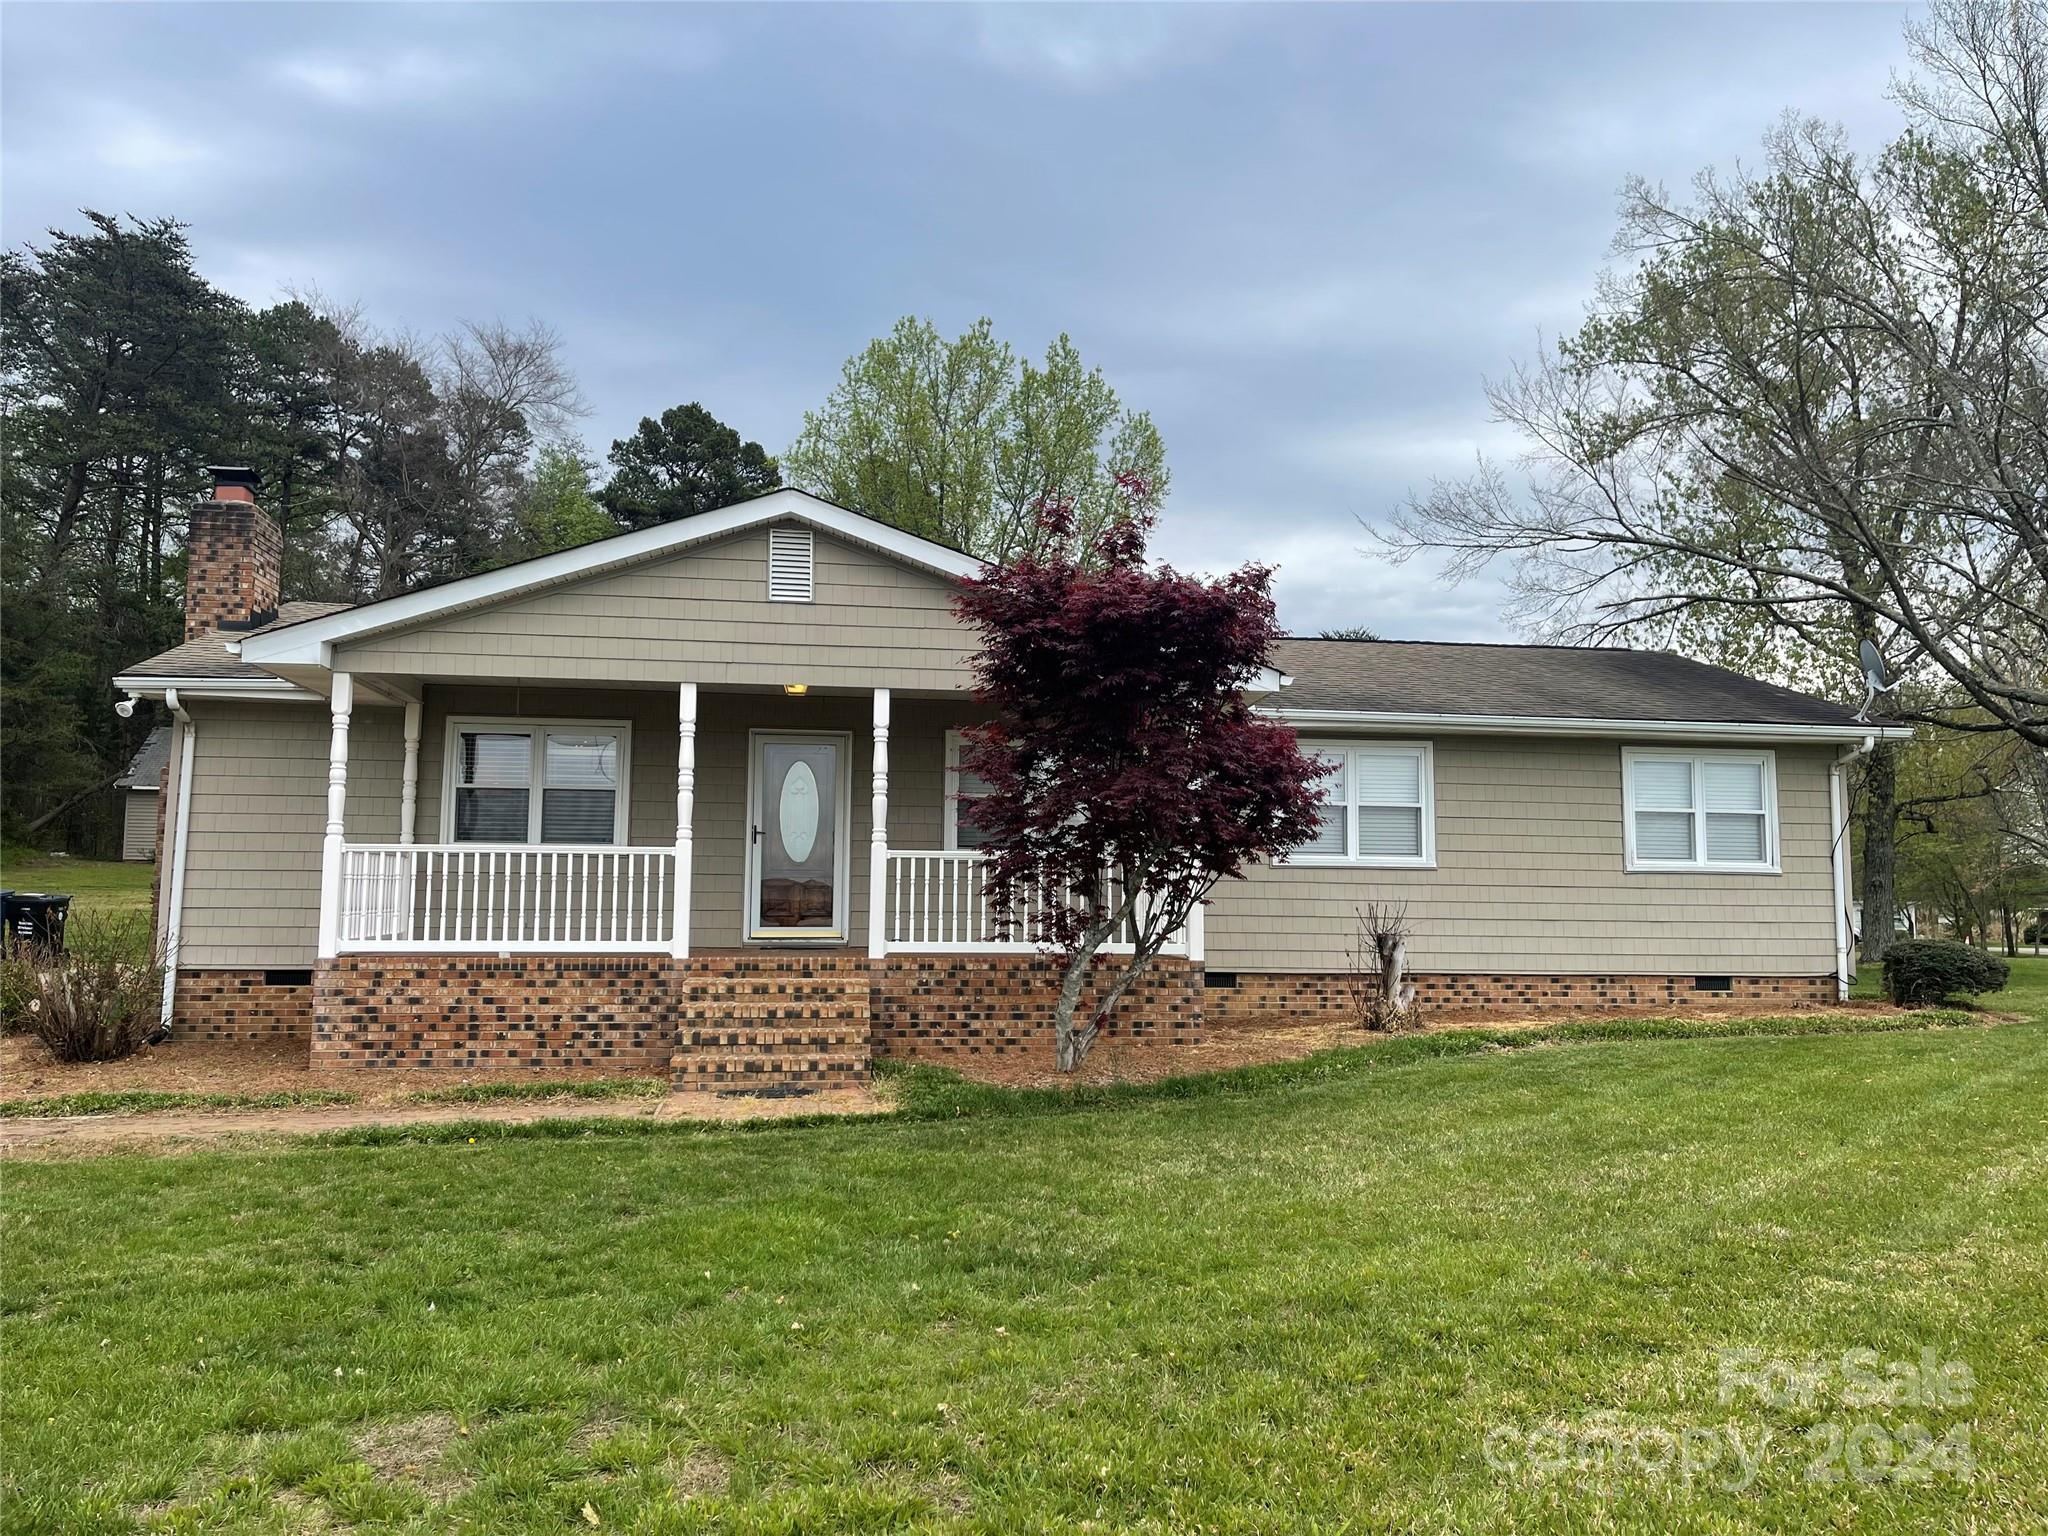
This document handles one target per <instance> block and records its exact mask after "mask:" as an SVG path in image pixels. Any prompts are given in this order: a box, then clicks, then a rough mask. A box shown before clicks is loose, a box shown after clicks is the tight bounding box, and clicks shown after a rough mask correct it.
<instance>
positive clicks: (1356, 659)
mask: <svg viewBox="0 0 2048 1536" xmlns="http://www.w3.org/2000/svg"><path fill="white" fill-rule="evenodd" d="M1273 659H1274V662H1275V663H1276V664H1277V665H1278V666H1279V668H1280V670H1281V671H1282V672H1283V673H1285V674H1287V676H1288V677H1289V678H1290V679H1291V681H1290V683H1289V684H1288V686H1287V687H1286V688H1285V689H1284V690H1283V691H1282V692H1281V693H1280V694H1279V695H1278V696H1277V697H1275V698H1270V699H1268V700H1266V701H1265V702H1266V703H1267V705H1268V706H1269V707H1271V708H1273V709H1276V710H1278V711H1279V712H1280V713H1282V714H1285V715H1288V716H1290V717H1293V716H1297V715H1300V716H1307V717H1311V718H1312V717H1314V716H1316V715H1319V714H1327V715H1330V716H1333V717H1341V716H1348V715H1385V716H1394V717H1403V718H1409V719H1416V720H1420V719H1423V718H1426V717H1442V716H1448V717H1452V718H1454V719H1456V718H1465V719H1469V720H1471V721H1473V722H1475V723H1476V722H1478V721H1483V720H1558V721H1584V722H1589V723H1591V722H1599V721H1629V722H1636V721H1670V722H1673V723H1683V724H1701V725H1759V726H1764V725H1774V726H1794V727H1818V728H1829V729H1836V730H1840V729H1851V730H1854V729H1864V728H1869V729H1882V728H1884V727H1885V725H1886V723H1885V722H1877V723H1875V724H1874V725H1872V726H1869V727H1866V726H1865V724H1864V722H1859V721H1858V720H1857V719H1856V717H1855V715H1854V713H1853V712H1852V711H1850V710H1847V709H1844V708H1843V707H1842V706H1840V705H1839V704H1830V703H1828V702H1827V701H1826V700H1825V699H1816V698H1814V697H1812V696H1811V695H1808V694H1804V693H1795V692H1793V691H1792V690H1791V689H1789V688H1780V687H1777V686H1776V685H1775V684H1772V683H1763V682H1758V681H1757V680H1756V679H1755V678H1752V677H1744V676H1742V674H1740V673H1738V672H1730V671H1728V670H1727V669H1726V668H1723V667H1710V666H1708V665H1706V664H1705V663H1704V662H1698V661H1688V660H1687V659H1686V658H1685V657H1683V656H1674V655H1672V654H1671V653H1670V652H1668V651H1628V650H1606V649H1593V648H1588V647H1583V646H1562V645H1471V644H1454V643H1447V642H1438V641H1430V640H1294V639H1289V640H1282V641H1281V642H1280V643H1279V645H1278V646H1277V647H1276V648H1275V651H1274V657H1273Z"/></svg>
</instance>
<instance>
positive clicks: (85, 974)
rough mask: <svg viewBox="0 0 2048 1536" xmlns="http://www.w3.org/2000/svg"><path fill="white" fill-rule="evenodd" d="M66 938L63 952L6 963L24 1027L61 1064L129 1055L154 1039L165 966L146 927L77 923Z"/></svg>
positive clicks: (24, 955)
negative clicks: (20, 999)
mask: <svg viewBox="0 0 2048 1536" xmlns="http://www.w3.org/2000/svg"><path fill="white" fill-rule="evenodd" d="M68 937H69V938H70V939H71V940H72V942H71V944H70V945H69V947H67V948H65V949H62V950H37V949H19V950H17V951H16V953H15V954H13V955H12V956H10V957H9V964H8V970H9V981H8V985H9V986H10V987H15V986H18V987H19V988H20V990H21V991H22V992H23V993H24V994H25V998H24V1001H23V1002H22V1003H21V1005H20V1009H21V1013H22V1015H24V1019H23V1022H24V1023H25V1025H26V1027H27V1028H28V1029H29V1030H31V1031H33V1033H34V1034H35V1036H36V1038H37V1039H39V1040H41V1041H42V1042H43V1044H44V1045H45V1046H47V1047H49V1051H50V1054H51V1055H52V1056H54V1057H56V1058H57V1060H59V1061H115V1060H118V1059H119V1058H121V1057H123V1056H129V1055H133V1054H134V1052H135V1050H136V1048H137V1047H139V1046H140V1045H142V1043H143V1042H144V1041H146V1040H147V1039H149V1037H150V1036H151V1035H152V1034H154V1033H155V1032H156V1027H157V1021H158V1017H159V1012H158V1010H159V1008H160V1006H161V1004H162V1001H163V981H164V971H163V966H162V965H161V964H159V963H158V962H157V960H156V958H155V957H154V956H153V955H152V954H151V953H150V948H149V940H148V933H147V927H146V925H138V924H137V923H136V922H132V921H131V922H118V921H116V922H98V923H95V922H91V921H88V922H84V923H74V924H73V925H72V927H71V930H70V933H69V935H68ZM10 1006H11V999H10Z"/></svg>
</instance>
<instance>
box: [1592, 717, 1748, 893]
mask: <svg viewBox="0 0 2048 1536" xmlns="http://www.w3.org/2000/svg"><path fill="white" fill-rule="evenodd" d="M1622 795H1623V801H1624V816H1625V820H1626V828H1625V831H1626V838H1625V841H1626V843H1627V853H1628V867H1629V868H1630V869H1642V870H1653V869H1700V870H1720V871H1727V872H1733V873H1750V874H1776V873H1777V871H1778V780H1777V761H1776V758H1775V756H1774V755H1773V754H1772V753H1769V752H1698V751H1695V752H1679V751H1664V750H1652V749H1650V748H1638V747H1630V748H1627V749H1625V750H1624V751H1623V753H1622Z"/></svg>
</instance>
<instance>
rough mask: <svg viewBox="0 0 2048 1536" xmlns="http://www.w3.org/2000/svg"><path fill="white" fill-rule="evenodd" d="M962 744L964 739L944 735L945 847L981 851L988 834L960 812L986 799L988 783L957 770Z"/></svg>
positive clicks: (978, 777)
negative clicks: (978, 849) (972, 803)
mask: <svg viewBox="0 0 2048 1536" xmlns="http://www.w3.org/2000/svg"><path fill="white" fill-rule="evenodd" d="M964 744H965V738H964V737H963V736H961V734H960V733H959V732H958V731H948V732H946V846H947V847H948V848H982V847H986V846H987V845H988V834H987V833H986V832H984V831H982V830H981V828H979V827H977V826H975V825H974V823H973V822H971V821H969V820H968V819H967V817H966V816H964V815H963V814H961V808H962V807H963V806H964V805H966V804H967V803H968V802H970V801H975V800H979V799H981V798H982V797H983V796H984V795H986V794H987V793H988V782H987V780H985V779H983V778H982V777H981V775H979V774H976V773H969V772H968V771H967V770H966V769H964V768H962V767H961V766H960V751H961V748H962V746H963V745H964Z"/></svg>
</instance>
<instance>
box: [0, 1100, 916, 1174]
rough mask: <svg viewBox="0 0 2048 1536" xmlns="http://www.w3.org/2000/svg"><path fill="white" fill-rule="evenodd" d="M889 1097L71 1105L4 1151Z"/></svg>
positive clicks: (14, 1132)
mask: <svg viewBox="0 0 2048 1536" xmlns="http://www.w3.org/2000/svg"><path fill="white" fill-rule="evenodd" d="M887 1108H888V1105H887V1103H886V1102H885V1101H884V1100H883V1099H882V1098H881V1097H880V1096H879V1095H877V1094H875V1093H873V1092H871V1091H869V1090H867V1089H858V1090H856V1089H842V1090H837V1091H834V1092H831V1093H813V1094H803V1095H798V1096H795V1097H791V1098H775V1099H764V1098H749V1097H741V1096H735V1097H731V1098H726V1097H721V1096H719V1095H717V1094H708V1093H671V1094H669V1095H667V1096H666V1097H664V1098H660V1099H588V1100H576V1101H571V1102H556V1103H548V1102H545V1101H542V1102H537V1103H523V1104H521V1103H514V1104H418V1105H413V1106H410V1107H407V1106H403V1105H387V1106H382V1107H377V1106H356V1105H343V1106H338V1107H333V1108H307V1109H224V1110H196V1109H172V1110H152V1111H150V1112H148V1113H145V1114H137V1115H67V1116H52V1117H49V1118H41V1117H25V1118H21V1119H7V1120H0V1157H19V1156H39V1157H63V1156H68V1155H85V1154H91V1153H95V1152H137V1151H148V1152H161V1151H171V1150H176V1149H178V1148H180V1147H199V1146H204V1145H207V1144H209V1143H218V1142H222V1141H227V1140H229V1139H231V1138H237V1137H243V1136H305V1135H311V1134H313V1133H316V1132H319V1131H344V1130H353V1129H356V1128H358V1127H361V1126H392V1125H449V1124H457V1123H460V1122H463V1121H469V1122H472V1123H474V1122H477V1121H483V1122H487V1123H491V1124H499V1125H528V1124H532V1123H533V1122H535V1121H540V1120H707V1121H737V1120H781V1119H787V1118H788V1117H790V1116H792V1115H873V1114H880V1113H882V1112H883V1111H884V1110H886V1109H887Z"/></svg>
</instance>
